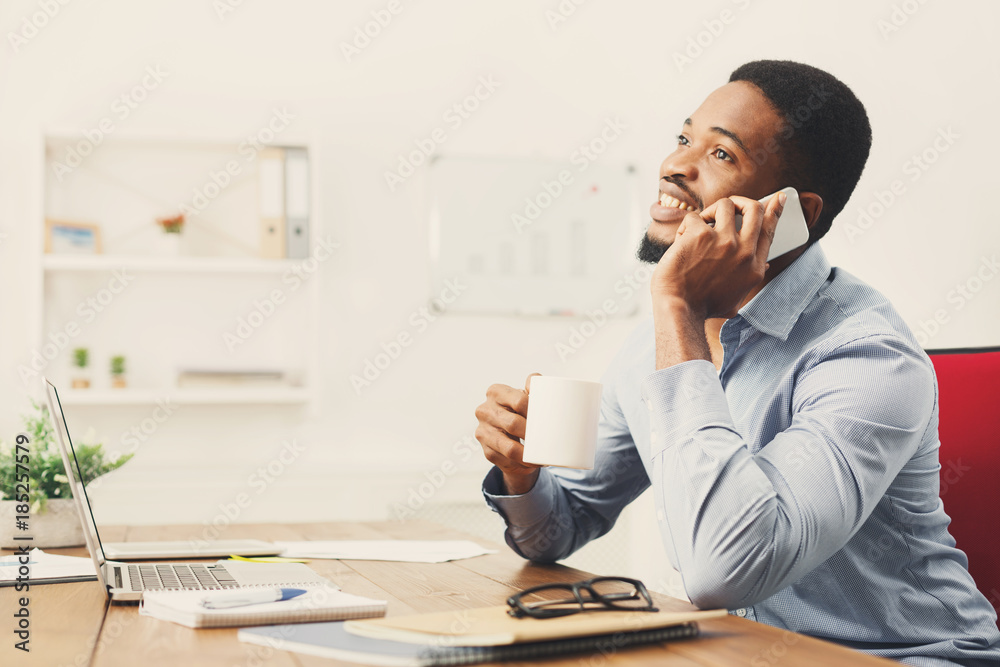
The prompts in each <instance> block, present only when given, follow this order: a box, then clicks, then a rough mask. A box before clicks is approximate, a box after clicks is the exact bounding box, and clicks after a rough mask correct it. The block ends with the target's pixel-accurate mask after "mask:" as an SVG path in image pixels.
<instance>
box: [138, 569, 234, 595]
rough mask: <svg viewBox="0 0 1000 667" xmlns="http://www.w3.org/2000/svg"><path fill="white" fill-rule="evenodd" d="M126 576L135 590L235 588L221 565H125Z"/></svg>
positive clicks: (231, 579)
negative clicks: (126, 568) (126, 569)
mask: <svg viewBox="0 0 1000 667" xmlns="http://www.w3.org/2000/svg"><path fill="white" fill-rule="evenodd" d="M128 579H129V582H130V583H131V585H132V590H135V591H160V590H217V589H221V588H239V584H238V583H236V580H235V579H233V577H232V576H231V575H230V574H229V573H228V572H227V571H226V568H225V567H224V566H222V565H212V566H206V565H198V564H193V565H172V564H169V563H160V564H153V563H150V564H149V565H129V566H128Z"/></svg>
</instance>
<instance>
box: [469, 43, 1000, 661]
mask: <svg viewBox="0 0 1000 667" xmlns="http://www.w3.org/2000/svg"><path fill="white" fill-rule="evenodd" d="M870 146H871V128H870V125H869V122H868V117H867V115H866V113H865V109H864V106H863V105H862V104H861V102H860V101H858V99H857V97H856V96H855V95H854V94H853V93H852V92H851V90H850V89H849V88H847V86H845V85H844V84H843V83H841V82H840V81H839V80H837V79H836V78H834V77H833V76H831V75H829V74H827V73H826V72H823V71H821V70H818V69H816V68H813V67H809V66H806V65H802V64H798V63H792V62H787V61H758V62H752V63H748V64H746V65H744V66H742V67H740V68H739V69H737V70H736V71H735V72H733V74H732V76H731V77H730V81H729V83H728V84H726V85H725V86H723V87H721V88H719V89H718V90H716V91H714V92H713V93H712V94H711V95H709V96H708V98H707V99H706V100H705V101H704V103H703V104H702V105H701V106H700V107H699V108H698V109H697V110H695V111H694V112H693V113H692V114H691V116H690V118H688V119H687V120H685V121H684V122H683V125H682V127H681V133H680V135H679V136H678V139H677V148H676V149H675V150H674V151H673V152H672V153H671V154H670V155H669V156H668V157H667V158H666V159H665V160H664V161H663V164H662V165H661V166H660V174H659V175H660V179H659V189H658V192H657V196H656V202H655V203H654V204H653V205H652V207H651V209H650V215H651V217H652V221H651V223H650V225H649V229H648V230H647V232H646V235H645V238H644V239H643V241H642V244H641V245H640V248H639V252H638V255H639V258H640V259H642V260H644V261H647V262H650V263H655V264H656V268H655V270H654V273H653V278H652V280H651V284H650V291H651V296H652V303H653V317H652V320H651V321H649V322H647V323H644V324H643V325H641V326H640V327H639V328H638V329H637V330H636V331H635V332H634V333H633V334H632V335H631V336H630V337H629V338H628V340H627V341H626V343H625V345H624V346H623V348H622V350H621V352H620V353H619V354H618V356H617V357H616V359H615V360H614V362H613V363H612V365H611V367H610V368H609V370H608V372H607V374H606V375H605V377H604V395H603V398H602V411H601V422H600V427H599V428H600V430H599V445H598V453H597V458H596V462H595V466H594V469H593V470H590V471H580V470H569V469H556V468H539V467H537V466H533V465H530V464H525V463H523V461H522V459H521V454H522V447H521V445H520V443H519V442H518V440H517V439H518V438H521V437H523V436H524V428H525V416H526V415H527V410H528V404H529V396H528V390H529V389H530V384H526V387H525V391H521V390H519V389H515V388H512V387H507V386H503V385H493V386H492V387H490V388H489V390H488V392H487V400H486V402H485V403H483V404H482V405H481V406H479V408H478V409H477V410H476V416H477V417H478V419H479V422H480V424H479V428H478V429H477V431H476V437H477V439H478V440H479V441H480V443H481V444H482V446H483V451H484V453H485V455H486V458H487V459H488V460H489V461H491V462H492V463H493V464H494V466H495V467H494V468H493V469H492V470H491V471H490V473H489V474H488V475H487V477H486V480H485V481H484V484H483V491H484V494H485V496H486V499H487V501H488V502H489V503H490V505H491V506H492V507H493V508H494V509H495V510H496V511H498V512H499V513H500V514H501V515H502V516H503V517H504V519H505V521H506V523H507V531H506V539H507V543H508V544H509V545H510V546H511V547H512V548H513V549H514V550H515V551H517V552H518V553H520V554H521V555H523V556H525V557H526V558H530V559H533V560H539V561H554V560H558V559H560V558H564V557H566V556H568V555H569V554H571V553H572V552H574V551H575V550H576V549H578V548H580V547H581V546H583V545H584V544H585V543H587V542H588V541H589V540H592V539H594V538H596V537H599V536H601V535H603V534H604V533H606V532H607V531H608V530H610V528H611V527H612V526H613V525H614V523H615V521H616V519H617V518H618V515H619V514H620V512H621V511H622V509H623V508H624V507H625V506H626V505H627V504H628V503H630V502H632V501H633V500H634V499H635V498H636V497H638V496H639V495H640V494H641V493H642V492H643V491H645V490H646V489H647V488H649V487H650V486H651V487H652V489H653V495H654V503H655V507H656V517H657V526H656V527H655V528H656V530H657V531H658V533H659V535H660V536H661V538H662V540H663V544H664V546H665V547H666V553H667V558H668V559H669V561H670V563H671V565H673V566H674V567H675V568H676V569H677V570H679V571H680V573H681V576H682V577H683V581H684V586H685V589H686V591H687V594H688V596H689V597H690V598H691V600H692V601H693V602H694V603H695V604H696V605H698V606H699V607H702V608H712V607H725V608H727V609H729V610H731V613H735V614H737V615H739V616H744V617H747V618H750V619H753V620H757V621H760V622H763V623H769V624H771V625H775V626H778V627H782V628H788V629H790V630H794V631H796V632H802V633H805V634H809V635H813V636H816V637H821V638H824V639H829V640H832V641H836V642H839V643H841V644H845V645H847V646H851V647H854V648H856V649H859V650H861V651H865V652H868V653H872V654H875V655H881V656H886V657H892V658H896V659H900V660H903V661H904V662H906V663H908V664H912V665H949V664H962V665H985V664H1000V633H998V631H997V626H996V624H995V621H996V616H995V614H994V612H993V609H992V607H991V606H990V604H989V602H988V601H987V600H986V599H985V598H984V597H983V596H982V595H981V594H980V593H979V592H978V591H977V590H976V587H975V584H974V582H973V581H972V578H971V577H970V576H969V573H968V569H967V560H966V557H965V555H964V554H963V553H962V552H961V551H959V550H957V549H956V548H955V542H954V540H953V539H952V537H951V536H950V535H949V534H948V531H947V526H948V523H949V519H948V517H947V515H946V514H945V512H944V508H943V506H942V503H941V500H940V497H939V487H938V484H939V480H938V474H939V465H938V455H937V454H938V446H939V442H938V438H937V390H936V383H935V378H934V371H933V368H932V366H931V364H930V361H929V360H928V358H927V356H926V355H925V354H924V353H923V351H922V350H921V348H920V346H919V344H918V343H917V341H916V339H915V338H914V336H913V334H912V332H911V331H910V330H909V328H907V326H906V324H905V323H904V322H903V321H902V319H901V318H900V316H899V315H898V314H897V313H896V311H895V310H894V309H893V307H892V305H891V304H890V303H889V302H888V301H887V300H886V299H885V297H884V296H882V295H881V294H879V293H878V292H877V291H876V290H874V289H873V288H871V287H869V286H868V285H866V284H864V283H863V282H861V281H859V280H858V279H857V278H854V277H853V276H851V275H850V274H848V273H847V272H845V271H843V270H841V269H838V268H835V267H831V266H830V265H829V263H828V262H827V260H826V258H825V256H824V255H823V252H822V250H821V248H820V246H819V245H818V244H817V241H818V240H819V239H820V238H821V237H822V236H823V235H824V234H825V233H826V232H827V230H829V228H830V225H831V223H832V222H833V219H834V218H835V217H836V215H837V214H838V213H839V212H840V211H841V210H842V209H843V208H844V205H845V204H846V203H847V200H848V199H849V198H850V195H851V192H852V191H853V190H854V187H855V186H856V185H857V182H858V179H859V178H860V177H861V172H862V170H863V169H864V165H865V162H866V160H867V158H868V153H869V149H870ZM786 186H793V187H795V188H796V189H797V190H798V191H799V193H800V199H801V203H802V208H803V212H804V214H805V219H806V222H807V225H808V227H809V241H808V242H807V243H806V244H805V245H803V246H801V247H799V248H797V249H795V250H792V251H791V252H788V253H786V254H785V255H783V256H781V257H777V258H775V259H773V260H772V261H771V262H770V263H768V262H767V261H766V257H767V254H768V249H769V247H770V243H771V239H772V238H773V237H774V232H775V229H776V225H777V218H778V216H779V215H780V213H781V211H782V208H783V205H784V204H785V200H784V198H783V197H781V196H779V197H773V198H772V199H771V200H770V201H769V202H768V203H767V205H766V206H763V205H761V204H759V203H758V202H757V200H758V199H760V198H762V197H764V196H765V195H768V194H771V193H773V192H776V191H777V190H780V189H781V188H783V187H786ZM737 214H741V215H742V219H743V223H742V226H739V227H738V225H737V224H736V215H737ZM529 383H530V377H529ZM653 528H654V527H653V526H650V530H653Z"/></svg>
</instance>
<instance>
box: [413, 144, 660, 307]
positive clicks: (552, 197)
mask: <svg viewBox="0 0 1000 667" xmlns="http://www.w3.org/2000/svg"><path fill="white" fill-rule="evenodd" d="M631 172H632V170H631V169H630V168H629V167H627V166H615V167H612V166H607V165H601V164H589V165H587V166H586V167H585V168H584V169H582V170H581V169H580V168H579V167H578V166H577V165H574V164H572V163H570V162H567V161H563V162H559V161H557V160H539V159H532V158H487V157H453V156H442V157H439V158H438V159H437V160H435V161H434V163H433V165H432V168H431V174H430V189H431V192H430V202H431V206H430V224H431V230H430V231H431V233H430V239H431V244H430V245H431V248H430V252H431V267H432V268H431V275H432V282H433V285H432V294H436V293H438V292H439V291H440V290H441V288H442V287H443V286H444V285H445V284H446V282H445V281H449V280H451V281H454V280H459V281H460V282H461V283H462V284H464V285H467V288H466V289H465V290H464V291H463V293H462V297H461V298H460V299H456V301H455V303H454V304H453V305H451V306H449V310H451V311H458V312H467V313H483V314H517V315H582V314H584V313H586V312H587V310H589V309H594V308H599V307H600V305H601V303H602V302H604V301H606V300H607V299H609V298H616V295H615V285H616V283H618V282H619V281H620V280H621V279H622V277H623V276H624V275H626V274H629V273H631V272H632V271H634V269H635V267H636V265H637V262H636V260H635V258H634V253H635V248H636V245H637V243H638V241H639V234H640V233H641V227H640V226H639V224H640V222H641V216H640V214H639V206H638V203H637V201H636V196H635V192H634V179H633V178H632V173H631ZM633 311H634V307H632V306H631V305H630V307H627V308H623V309H622V310H621V311H618V312H617V314H618V315H622V314H629V313H630V312H633Z"/></svg>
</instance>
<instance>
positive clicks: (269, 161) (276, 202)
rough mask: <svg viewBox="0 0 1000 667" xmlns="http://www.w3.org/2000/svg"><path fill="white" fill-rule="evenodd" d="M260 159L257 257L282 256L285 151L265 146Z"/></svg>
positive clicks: (283, 252) (260, 153)
mask: <svg viewBox="0 0 1000 667" xmlns="http://www.w3.org/2000/svg"><path fill="white" fill-rule="evenodd" d="M257 158H258V159H259V160H260V166H259V173H258V180H259V186H260V256H261V257H264V258H266V259H284V258H285V150H284V149H283V148H264V149H261V151H260V152H259V153H258V154H257Z"/></svg>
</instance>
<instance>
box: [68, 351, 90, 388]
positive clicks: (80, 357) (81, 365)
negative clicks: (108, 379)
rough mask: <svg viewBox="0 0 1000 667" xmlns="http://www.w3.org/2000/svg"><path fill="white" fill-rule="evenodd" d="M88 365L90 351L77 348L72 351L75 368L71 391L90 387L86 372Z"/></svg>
mask: <svg viewBox="0 0 1000 667" xmlns="http://www.w3.org/2000/svg"><path fill="white" fill-rule="evenodd" d="M89 363H90V351H89V350H88V349H87V348H85V347H78V348H76V349H75V350H73V366H74V367H75V368H76V370H75V371H74V375H73V381H72V387H73V389H86V388H87V387H89V386H90V376H89V374H88V372H87V365H88V364H89Z"/></svg>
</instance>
